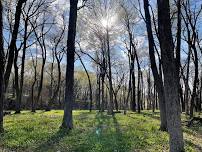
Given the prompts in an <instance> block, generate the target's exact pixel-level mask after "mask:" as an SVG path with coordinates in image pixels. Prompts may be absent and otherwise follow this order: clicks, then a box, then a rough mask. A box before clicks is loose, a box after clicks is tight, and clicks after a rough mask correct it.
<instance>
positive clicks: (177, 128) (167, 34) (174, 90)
mask: <svg viewBox="0 0 202 152" xmlns="http://www.w3.org/2000/svg"><path fill="white" fill-rule="evenodd" d="M157 5H158V29H159V39H160V48H161V56H162V65H163V73H164V91H165V101H166V114H167V115H166V116H167V127H168V133H169V135H170V136H169V142H170V152H178V151H179V152H180V151H184V142H183V134H182V126H181V117H180V102H179V100H178V99H179V94H178V83H179V82H177V80H178V79H177V74H176V64H175V59H174V44H173V38H172V31H171V20H170V6H169V0H158V1H157Z"/></svg>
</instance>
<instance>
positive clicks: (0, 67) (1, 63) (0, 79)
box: [0, 0, 5, 133]
mask: <svg viewBox="0 0 202 152" xmlns="http://www.w3.org/2000/svg"><path fill="white" fill-rule="evenodd" d="M2 15H3V6H2V0H0V133H2V132H3V131H4V129H3V109H4V108H3V104H4V89H5V88H4V68H5V54H4V43H3V16H2Z"/></svg>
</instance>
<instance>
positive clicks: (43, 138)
mask: <svg viewBox="0 0 202 152" xmlns="http://www.w3.org/2000/svg"><path fill="white" fill-rule="evenodd" d="M62 115H63V112H62V111H59V110H58V111H50V112H44V111H37V113H31V112H28V111H23V113H22V114H13V115H10V116H6V117H5V124H4V126H5V129H6V131H5V133H4V134H2V135H1V138H0V151H1V150H13V151H40V152H43V151H44V152H47V151H48V152H49V151H50V152H55V151H61V152H62V151H64V152H130V151H131V152H133V151H151V152H157V151H159V152H162V151H168V135H167V133H166V132H161V131H159V114H158V113H154V114H152V113H151V112H148V111H145V112H142V114H136V113H131V112H128V113H127V115H123V114H121V113H120V114H116V115H115V116H114V117H113V116H109V115H106V113H98V112H96V111H93V112H92V113H89V112H88V111H74V129H73V130H71V131H70V132H66V131H65V130H62V129H59V128H60V124H61V121H62ZM198 131H200V130H197V132H196V131H195V130H191V129H188V128H184V132H185V134H184V135H185V138H186V140H185V141H186V151H190V152H192V151H197V150H198V151H200V147H202V145H200V143H198V145H197V141H200V138H199V139H198V138H197V137H198V134H197V133H198ZM195 133H196V134H195ZM197 147H198V148H197Z"/></svg>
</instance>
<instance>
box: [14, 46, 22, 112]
mask: <svg viewBox="0 0 202 152" xmlns="http://www.w3.org/2000/svg"><path fill="white" fill-rule="evenodd" d="M18 52H19V50H17V48H16V49H15V57H14V73H15V92H16V98H15V113H16V114H17V113H20V111H21V101H20V88H19V76H18V66H17V60H18Z"/></svg>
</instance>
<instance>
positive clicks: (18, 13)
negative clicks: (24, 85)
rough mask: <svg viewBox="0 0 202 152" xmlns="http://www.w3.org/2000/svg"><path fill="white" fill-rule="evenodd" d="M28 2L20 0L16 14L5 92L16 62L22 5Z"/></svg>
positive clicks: (5, 77)
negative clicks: (14, 61) (15, 55)
mask: <svg viewBox="0 0 202 152" xmlns="http://www.w3.org/2000/svg"><path fill="white" fill-rule="evenodd" d="M25 2H26V0H19V1H18V3H17V6H16V12H15V24H14V29H13V31H12V39H11V43H10V46H9V52H8V62H7V66H6V71H5V74H4V81H5V91H6V89H7V86H8V82H9V78H10V73H11V69H12V65H13V60H14V54H15V53H14V52H15V47H16V40H17V35H18V28H19V25H20V16H21V13H22V5H23V3H25Z"/></svg>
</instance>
